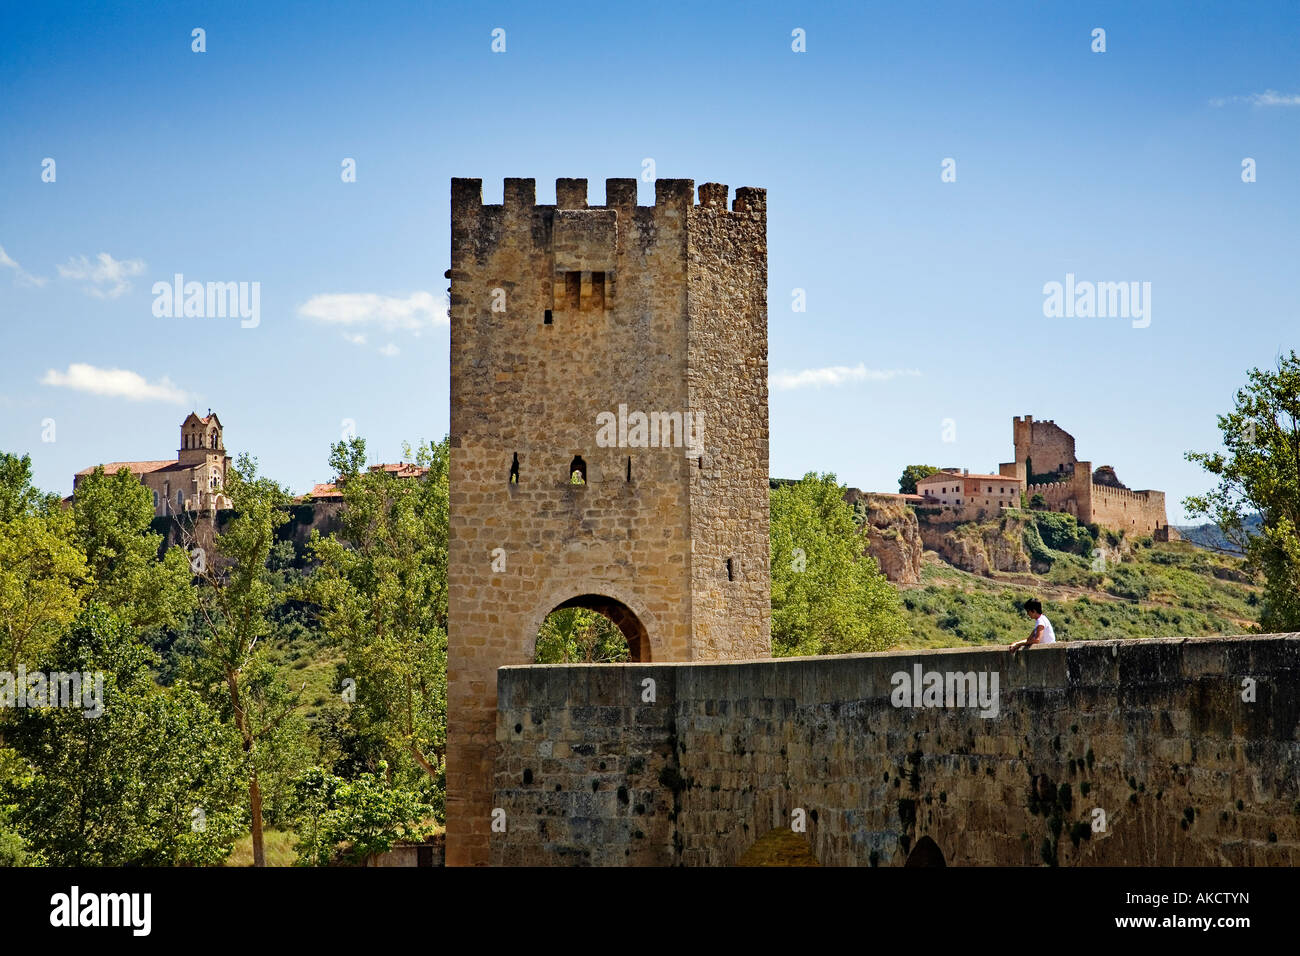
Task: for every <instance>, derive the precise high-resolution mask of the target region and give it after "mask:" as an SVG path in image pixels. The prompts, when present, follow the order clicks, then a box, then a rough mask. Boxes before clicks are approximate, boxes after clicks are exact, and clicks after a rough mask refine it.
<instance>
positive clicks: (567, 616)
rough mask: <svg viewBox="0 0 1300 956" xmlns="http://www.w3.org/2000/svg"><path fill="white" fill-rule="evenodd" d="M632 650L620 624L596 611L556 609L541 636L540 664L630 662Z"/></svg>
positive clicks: (537, 659) (543, 627)
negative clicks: (628, 660) (619, 626)
mask: <svg viewBox="0 0 1300 956" xmlns="http://www.w3.org/2000/svg"><path fill="white" fill-rule="evenodd" d="M629 654H630V651H629V650H628V646H627V638H626V637H624V636H623V632H622V631H620V630H619V629H618V625H617V624H615V623H614V622H613V621H611V620H610V619H609V618H607V617H605V615H603V614H597V613H596V612H595V611H588V610H587V609H586V608H581V607H568V608H564V609H562V610H559V611H552V612H551V613H550V614H548V615H547V617H546V620H545V621H543V622H542V627H541V630H540V631H539V632H538V635H537V650H536V653H535V660H536V662H537V663H538V664H608V663H618V662H620V661H626V660H627V659H628V656H629Z"/></svg>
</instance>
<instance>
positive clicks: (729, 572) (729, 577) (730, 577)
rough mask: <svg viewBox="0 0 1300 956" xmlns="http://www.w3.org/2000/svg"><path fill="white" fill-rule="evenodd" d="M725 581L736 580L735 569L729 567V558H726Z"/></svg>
mask: <svg viewBox="0 0 1300 956" xmlns="http://www.w3.org/2000/svg"><path fill="white" fill-rule="evenodd" d="M727 580H728V581H734V580H736V576H735V569H734V568H733V567H732V566H731V558H727Z"/></svg>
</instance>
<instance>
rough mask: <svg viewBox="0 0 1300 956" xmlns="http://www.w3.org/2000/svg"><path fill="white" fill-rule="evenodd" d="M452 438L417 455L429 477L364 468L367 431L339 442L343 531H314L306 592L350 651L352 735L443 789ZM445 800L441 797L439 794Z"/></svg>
mask: <svg viewBox="0 0 1300 956" xmlns="http://www.w3.org/2000/svg"><path fill="white" fill-rule="evenodd" d="M448 449H449V444H448V442H447V440H446V439H443V441H442V442H439V443H437V444H430V445H428V446H423V447H421V448H420V449H419V451H418V453H417V454H416V456H415V458H414V460H413V461H412V460H411V453H410V449H409V447H408V448H406V449H405V452H404V455H403V457H404V459H406V460H407V461H408V462H410V463H413V464H415V465H417V466H419V467H421V468H425V469H427V471H425V472H424V473H423V474H422V475H420V476H418V477H414V476H399V475H396V474H393V473H392V472H389V471H383V470H379V471H363V470H362V467H363V465H364V462H365V441H364V440H363V439H361V438H354V439H352V440H351V441H350V442H339V443H337V444H336V445H334V446H333V447H332V448H331V450H330V452H331V453H330V464H331V465H332V466H333V467H334V469H335V471H336V473H337V475H338V479H337V480H338V483H339V487H340V490H341V492H342V495H343V502H344V505H343V511H342V513H341V515H340V521H341V525H342V527H341V532H340V534H339V535H338V536H337V537H335V536H328V537H322V536H321V535H320V534H319V533H317V532H313V534H312V539H311V542H310V544H309V550H310V552H311V553H312V555H313V557H314V558H315V560H316V561H317V562H318V563H319V566H318V568H317V570H316V572H315V574H314V575H313V577H312V580H311V582H310V584H309V585H308V587H307V588H306V589H305V592H304V593H305V595H306V596H308V597H310V599H311V600H313V601H314V602H315V603H316V604H317V605H319V608H320V622H321V627H322V629H323V630H324V632H325V634H326V635H327V636H328V638H329V639H330V640H331V641H332V642H333V643H335V644H337V645H338V646H339V647H340V648H341V649H342V652H343V657H344V660H343V663H342V664H341V665H340V666H339V670H338V673H339V677H340V679H341V680H342V679H347V678H350V679H351V680H352V681H354V682H355V683H354V684H353V685H351V686H352V689H353V690H354V691H355V700H354V701H353V702H352V706H351V707H350V709H349V711H348V715H349V720H350V722H351V723H352V724H353V727H354V729H355V739H368V740H382V741H383V753H382V755H372V758H373V759H372V760H371V761H370V762H371V764H372V765H373V764H374V763H375V762H376V761H377V759H378V758H379V757H380V756H382V758H383V759H385V760H386V761H387V763H388V765H389V766H390V767H391V768H392V770H391V771H390V772H396V773H398V774H399V776H401V777H403V778H405V777H406V771H407V770H412V769H415V768H418V772H419V773H421V774H423V775H426V776H427V780H425V781H423V783H424V785H425V788H429V787H432V788H433V789H434V790H436V791H438V792H439V793H441V790H442V779H443V773H444V764H443V761H444V756H445V751H446V733H447V536H448V494H449V492H448V470H447V468H448ZM436 799H440V798H436Z"/></svg>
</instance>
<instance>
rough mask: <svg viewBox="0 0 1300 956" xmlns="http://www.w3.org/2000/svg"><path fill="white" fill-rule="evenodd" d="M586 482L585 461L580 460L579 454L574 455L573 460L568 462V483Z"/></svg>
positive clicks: (579, 483)
mask: <svg viewBox="0 0 1300 956" xmlns="http://www.w3.org/2000/svg"><path fill="white" fill-rule="evenodd" d="M586 483H587V463H586V462H585V461H583V460H582V456H581V455H574V456H573V461H571V462H569V484H571V485H585V484H586Z"/></svg>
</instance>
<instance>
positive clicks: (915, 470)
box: [898, 465, 939, 495]
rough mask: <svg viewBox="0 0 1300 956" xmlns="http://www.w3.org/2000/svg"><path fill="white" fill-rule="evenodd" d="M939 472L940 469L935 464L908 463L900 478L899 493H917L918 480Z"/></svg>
mask: <svg viewBox="0 0 1300 956" xmlns="http://www.w3.org/2000/svg"><path fill="white" fill-rule="evenodd" d="M938 473H939V469H938V468H936V467H935V466H934V465H908V466H907V467H906V468H904V469H903V474H902V476H901V477H900V478H899V479H898V493H899V494H900V495H914V494H916V483H917V482H918V481H922V480H924V479H926V478H929V477H930V476H931V475H937V474H938Z"/></svg>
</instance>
